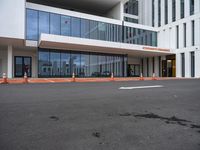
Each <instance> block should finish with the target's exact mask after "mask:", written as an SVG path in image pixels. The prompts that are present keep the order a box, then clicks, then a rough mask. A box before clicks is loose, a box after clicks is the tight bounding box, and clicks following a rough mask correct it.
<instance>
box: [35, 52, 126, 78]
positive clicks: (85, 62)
mask: <svg viewBox="0 0 200 150" xmlns="http://www.w3.org/2000/svg"><path fill="white" fill-rule="evenodd" d="M38 55H39V60H38V76H39V77H71V76H72V74H73V73H74V74H75V76H77V77H110V76H111V74H112V73H114V76H118V77H122V76H126V66H127V58H126V56H125V55H112V54H101V53H86V52H78V51H77V52H74V51H63V50H47V49H39V53H38Z"/></svg>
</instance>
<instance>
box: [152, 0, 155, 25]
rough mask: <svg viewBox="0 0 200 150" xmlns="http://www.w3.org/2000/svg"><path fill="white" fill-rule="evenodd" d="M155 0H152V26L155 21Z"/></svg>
mask: <svg viewBox="0 0 200 150" xmlns="http://www.w3.org/2000/svg"><path fill="white" fill-rule="evenodd" d="M154 9H155V0H152V26H153V27H154V25H155V24H154V21H155V10H154Z"/></svg>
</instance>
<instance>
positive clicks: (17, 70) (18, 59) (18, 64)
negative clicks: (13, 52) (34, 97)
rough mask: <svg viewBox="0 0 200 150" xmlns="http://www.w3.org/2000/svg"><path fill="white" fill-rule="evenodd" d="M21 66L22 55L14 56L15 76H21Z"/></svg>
mask: <svg viewBox="0 0 200 150" xmlns="http://www.w3.org/2000/svg"><path fill="white" fill-rule="evenodd" d="M22 68H23V62H22V57H16V58H15V76H16V77H22V76H23V72H22Z"/></svg>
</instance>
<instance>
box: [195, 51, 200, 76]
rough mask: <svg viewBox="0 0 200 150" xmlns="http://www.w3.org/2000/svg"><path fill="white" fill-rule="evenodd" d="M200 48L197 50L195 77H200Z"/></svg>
mask: <svg viewBox="0 0 200 150" xmlns="http://www.w3.org/2000/svg"><path fill="white" fill-rule="evenodd" d="M198 64H200V50H196V51H195V77H196V78H200V67H199V65H198Z"/></svg>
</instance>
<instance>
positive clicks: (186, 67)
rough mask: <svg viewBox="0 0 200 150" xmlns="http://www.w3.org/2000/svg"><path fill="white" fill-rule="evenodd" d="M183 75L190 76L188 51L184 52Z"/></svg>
mask: <svg viewBox="0 0 200 150" xmlns="http://www.w3.org/2000/svg"><path fill="white" fill-rule="evenodd" d="M185 77H186V78H189V77H191V59H190V52H185Z"/></svg>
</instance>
